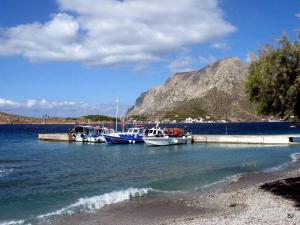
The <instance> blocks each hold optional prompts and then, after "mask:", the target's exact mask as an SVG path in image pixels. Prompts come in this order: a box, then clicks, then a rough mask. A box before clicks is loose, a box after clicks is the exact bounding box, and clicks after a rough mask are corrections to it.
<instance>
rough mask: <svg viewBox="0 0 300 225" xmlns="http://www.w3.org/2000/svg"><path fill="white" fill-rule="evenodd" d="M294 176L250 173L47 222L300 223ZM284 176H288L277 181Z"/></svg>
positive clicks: (143, 224)
mask: <svg viewBox="0 0 300 225" xmlns="http://www.w3.org/2000/svg"><path fill="white" fill-rule="evenodd" d="M299 176H300V169H294V170H291V171H286V172H274V173H254V174H249V175H245V176H242V177H241V178H240V179H239V180H238V181H237V182H232V183H229V184H227V185H225V186H223V187H221V188H217V189H215V190H213V189H212V190H211V191H210V192H209V193H205V194H199V193H198V194H195V193H194V194H172V195H168V196H152V197H151V196H144V197H140V198H135V199H132V200H130V201H124V202H121V203H118V204H114V205H108V206H105V207H103V208H102V209H100V210H98V211H97V212H94V213H82V214H76V215H72V216H67V217H64V218H62V219H59V220H57V221H56V222H54V223H53V222H52V223H51V224H62V225H94V224H99V225H146V224H149V225H156V224H157V225H171V224H173V225H179V224H180V225H188V224H190V225H199V224H228V225H229V224H230V225H231V224H270V225H275V224H300V211H299V208H297V207H296V204H298V205H297V206H299V202H298V200H299V199H298V198H299V191H300V190H299V186H300V178H299ZM295 177H297V178H295ZM286 178H292V179H290V180H287V181H283V180H282V179H286ZM275 180H281V181H277V182H274V181H275ZM283 184H288V185H286V186H284V185H283ZM293 185H295V186H293ZM280 187H281V189H280ZM283 190H284V191H283ZM273 193H275V194H273ZM293 193H296V194H295V195H293ZM45 224H47V223H45Z"/></svg>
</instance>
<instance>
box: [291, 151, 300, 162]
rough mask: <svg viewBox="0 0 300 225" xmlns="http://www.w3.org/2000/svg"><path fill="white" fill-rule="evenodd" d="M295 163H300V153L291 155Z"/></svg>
mask: <svg viewBox="0 0 300 225" xmlns="http://www.w3.org/2000/svg"><path fill="white" fill-rule="evenodd" d="M290 157H291V159H292V162H293V163H296V162H298V161H300V152H295V153H292V154H290Z"/></svg>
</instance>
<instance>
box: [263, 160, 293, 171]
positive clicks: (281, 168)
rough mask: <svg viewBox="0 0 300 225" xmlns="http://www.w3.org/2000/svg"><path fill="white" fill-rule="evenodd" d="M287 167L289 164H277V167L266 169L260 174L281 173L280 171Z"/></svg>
mask: <svg viewBox="0 0 300 225" xmlns="http://www.w3.org/2000/svg"><path fill="white" fill-rule="evenodd" d="M289 165H290V162H285V163H282V164H279V165H277V166H272V167H269V168H266V169H264V170H263V171H262V172H263V173H272V172H277V171H282V170H285V169H286V168H288V167H289Z"/></svg>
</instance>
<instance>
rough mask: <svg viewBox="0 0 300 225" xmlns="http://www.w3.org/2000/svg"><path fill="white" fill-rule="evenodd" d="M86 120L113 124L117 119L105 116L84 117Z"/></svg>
mask: <svg viewBox="0 0 300 225" xmlns="http://www.w3.org/2000/svg"><path fill="white" fill-rule="evenodd" d="M83 118H84V119H87V120H91V121H100V122H102V121H103V122H113V121H115V120H116V118H115V117H110V116H104V115H87V116H83Z"/></svg>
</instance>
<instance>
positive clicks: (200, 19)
mask: <svg viewBox="0 0 300 225" xmlns="http://www.w3.org/2000/svg"><path fill="white" fill-rule="evenodd" d="M57 2H58V6H59V9H60V12H59V13H57V14H54V15H53V16H52V18H51V19H50V20H49V21H48V22H46V23H39V22H36V23H31V24H21V25H18V26H15V27H10V28H6V29H2V31H1V33H0V55H4V56H8V55H21V56H23V57H25V58H27V59H28V60H30V61H33V62H36V61H75V62H80V63H83V64H86V65H95V66H97V65H116V64H124V63H137V62H138V63H145V62H151V61H155V60H159V59H161V57H163V56H164V55H166V54H168V53H171V52H173V51H176V50H179V49H182V48H186V47H189V46H192V45H195V44H202V43H206V42H210V41H212V40H215V39H218V38H222V37H224V36H225V35H227V34H229V33H231V32H233V31H235V27H234V26H233V25H231V24H230V23H228V22H227V21H225V19H224V18H223V13H222V10H221V9H220V7H219V5H218V1H217V0H201V1H199V0H189V1H187V0H177V1H176V2H174V1H173V0H164V1H161V0H151V1H148V0H123V1H117V0H84V1H82V0H58V1H57Z"/></svg>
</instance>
